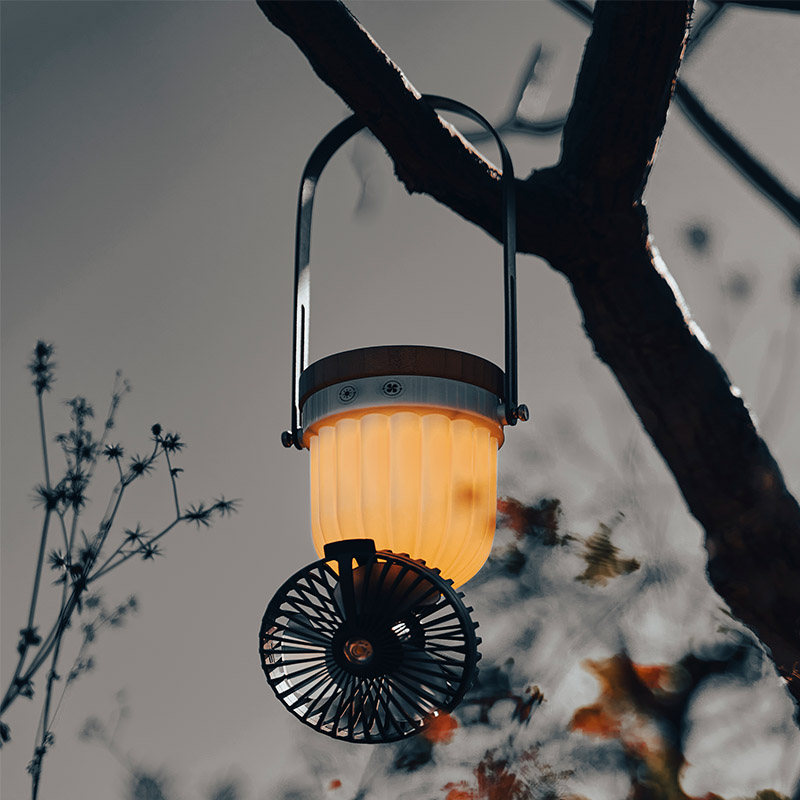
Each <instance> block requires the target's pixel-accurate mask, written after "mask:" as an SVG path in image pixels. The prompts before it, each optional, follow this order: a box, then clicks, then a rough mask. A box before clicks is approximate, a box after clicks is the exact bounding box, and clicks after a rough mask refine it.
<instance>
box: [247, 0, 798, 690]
mask: <svg viewBox="0 0 800 800" xmlns="http://www.w3.org/2000/svg"><path fill="white" fill-rule="evenodd" d="M259 6H260V8H261V9H262V11H264V13H265V14H266V15H267V16H268V17H269V19H270V20H271V21H272V22H273V23H274V24H275V25H277V26H278V27H279V28H280V29H281V30H283V31H284V32H285V33H287V34H288V35H289V36H290V37H291V38H292V39H293V40H294V41H295V42H296V43H297V44H298V46H299V47H300V49H301V50H302V51H303V52H304V53H305V55H306V56H307V57H308V59H309V61H310V62H311V64H312V66H313V67H314V69H315V71H316V72H317V74H318V75H320V77H321V78H322V79H323V80H324V81H325V82H326V83H327V84H328V85H329V86H331V87H332V88H333V89H334V91H336V92H337V94H339V95H340V96H341V97H342V98H343V99H344V100H345V102H346V103H347V104H348V105H349V106H350V107H351V108H353V109H354V111H355V112H356V113H357V114H358V115H359V116H360V117H361V118H362V119H364V121H365V122H366V123H367V125H368V126H369V128H370V129H371V130H372V132H373V133H374V134H375V135H376V136H377V138H378V139H379V140H380V141H381V142H382V143H383V144H384V146H385V147H386V149H387V151H388V153H389V155H390V157H391V158H392V160H393V161H394V163H395V168H396V172H397V175H398V177H399V178H400V179H401V180H402V181H403V182H404V183H405V184H406V186H407V187H408V188H409V190H410V191H418V192H419V191H421V192H426V193H428V194H430V195H431V196H433V197H435V198H436V199H437V200H439V201H440V202H442V203H444V204H445V205H447V206H449V207H450V208H452V209H453V210H454V211H456V212H457V213H459V214H461V215H462V216H464V217H465V218H467V219H469V220H471V221H473V222H475V223H476V224H478V225H479V226H481V227H482V228H484V229H485V230H486V231H487V232H489V233H490V234H492V235H493V236H495V237H496V236H497V235H498V232H499V229H500V226H499V208H500V193H499V186H498V181H497V177H496V175H495V173H494V171H493V170H492V169H491V168H490V166H489V165H488V164H487V163H486V162H485V161H483V160H482V159H480V158H479V157H477V156H476V154H475V153H474V151H473V150H472V149H471V147H470V146H469V145H468V144H467V143H466V142H465V141H464V140H463V139H462V138H460V137H457V136H455V135H453V134H452V133H451V132H450V130H448V129H447V128H446V127H445V126H443V125H442V124H441V123H440V122H439V121H438V119H437V117H436V115H435V114H434V113H433V112H432V111H431V109H430V108H428V107H427V106H426V105H425V104H424V103H423V102H421V101H420V100H419V94H418V93H417V92H416V90H415V89H414V88H413V87H412V86H411V85H410V84H409V83H408V82H407V81H406V80H405V78H404V77H403V75H402V73H401V72H400V70H399V69H398V68H397V67H396V66H395V65H394V64H393V63H392V62H391V61H390V59H389V58H388V56H387V55H386V54H385V53H384V52H383V51H382V50H381V49H380V47H379V46H378V45H377V44H376V43H375V41H374V40H373V39H372V38H371V37H370V36H369V34H368V33H367V32H366V31H365V30H364V29H363V28H362V27H361V26H360V25H359V24H358V22H357V20H355V18H354V17H353V16H352V15H351V14H350V13H349V12H348V11H347V10H346V9H345V8H344V7H343V6H342V5H341V4H340V3H338V2H323V3H308V2H305V3H296V2H292V0H260V2H259ZM689 10H690V2H689V0H684V2H659V3H650V2H647V1H646V0H643V1H642V0H640V1H639V2H624V3H619V4H617V3H610V2H598V3H597V5H596V11H595V20H594V30H593V33H592V36H591V37H590V38H589V41H588V42H587V45H586V52H585V54H584V60H583V64H582V66H581V73H580V76H579V79H578V83H577V86H576V92H575V100H574V103H573V106H572V109H571V110H570V114H569V118H568V121H567V124H566V127H565V132H564V143H563V148H562V153H563V155H562V159H561V162H560V163H559V164H558V165H556V166H555V167H552V168H550V169H547V170H542V171H539V172H536V173H534V174H533V175H532V176H531V177H530V178H529V179H528V180H527V181H521V182H518V198H517V213H518V245H519V249H520V250H522V251H523V252H528V253H534V254H536V255H541V256H543V257H545V258H546V259H547V260H548V261H549V262H550V264H551V266H553V267H554V268H555V269H557V270H559V271H560V272H562V273H563V274H564V275H565V276H566V277H567V278H568V279H569V281H570V283H571V285H572V289H573V292H574V294H575V298H576V300H577V301H578V304H579V305H580V308H581V311H582V312H583V318H584V326H585V329H586V332H587V334H588V335H589V337H590V338H591V340H592V342H593V344H594V347H595V350H596V352H597V354H598V356H599V357H600V358H601V359H602V360H603V361H605V362H606V363H607V364H608V366H609V367H610V368H611V369H612V371H613V372H614V374H615V375H616V377H617V380H618V381H619V383H620V385H621V386H622V388H623V389H624V391H625V392H626V394H627V396H628V398H629V400H630V402H631V404H632V405H633V407H634V409H635V410H636V412H637V414H638V415H639V417H640V419H641V420H642V423H643V425H644V427H645V429H646V430H647V432H648V434H649V435H650V437H651V438H652V440H653V442H654V443H655V445H656V447H657V448H658V449H659V451H660V452H661V455H662V456H663V458H664V460H665V461H666V463H667V465H668V467H669V468H670V470H671V471H672V473H673V474H674V476H675V479H676V481H677V483H678V485H679V487H680V489H681V491H682V493H683V495H684V497H685V499H686V502H687V504H688V506H689V509H690V510H691V512H692V514H694V516H695V517H696V518H697V519H698V521H699V522H700V524H701V525H702V526H703V527H704V529H705V531H706V543H707V547H708V553H709V575H710V577H711V580H712V582H713V584H714V586H715V588H716V589H717V591H718V592H719V593H720V594H721V595H722V597H723V598H724V599H725V600H726V601H727V602H728V604H729V605H730V607H731V609H732V611H733V612H734V613H735V614H736V615H737V616H738V617H739V618H740V619H742V620H743V621H744V622H746V623H747V624H748V625H750V626H751V627H752V628H753V629H754V630H755V632H756V633H757V635H758V636H759V638H760V639H761V641H762V642H764V644H766V645H767V646H768V647H769V648H771V651H772V658H773V659H774V661H775V663H776V665H777V667H778V669H779V671H780V672H781V674H782V675H783V677H784V678H785V680H786V681H787V683H788V685H789V688H790V689H791V691H792V693H793V694H794V696H795V698H797V699H800V644H799V643H798V624H800V592H798V590H797V589H796V588H795V582H794V581H793V579H792V575H793V573H794V574H797V571H798V570H800V536H798V532H800V507H798V505H797V502H796V501H795V499H794V498H793V497H792V496H791V495H790V494H789V492H788V490H787V488H786V485H785V483H784V480H783V477H782V475H781V472H780V470H779V468H778V466H777V464H776V463H775V461H774V459H773V458H772V456H771V454H770V452H769V450H768V448H767V446H766V444H765V443H764V442H763V440H762V439H761V438H760V436H759V435H758V432H757V431H756V428H755V425H754V423H753V420H752V418H751V416H750V414H749V411H748V409H747V407H746V406H745V404H744V402H743V401H742V399H741V397H740V396H739V392H738V390H736V389H735V388H734V387H732V386H731V383H730V381H729V380H728V377H727V375H726V374H725V372H724V370H723V369H722V367H721V366H720V364H719V362H718V361H717V360H716V358H715V357H714V356H713V354H712V353H711V352H710V350H709V349H708V348H707V344H706V342H705V339H704V337H703V335H702V332H701V331H700V330H699V328H697V326H696V325H695V324H694V323H693V322H692V320H691V318H690V317H689V314H688V310H687V309H686V307H685V304H684V303H683V300H682V298H681V297H680V294H679V292H678V289H677V286H676V285H675V283H674V281H673V279H672V277H671V276H670V275H669V272H668V271H667V269H666V266H665V265H664V264H663V262H662V261H661V260H660V257H659V256H658V254H657V252H656V251H655V248H654V247H653V245H652V243H651V241H650V238H649V236H648V230H647V217H646V214H645V212H644V208H643V206H642V205H641V203H640V202H639V200H640V197H641V193H642V190H643V188H644V184H645V182H646V179H647V175H648V172H649V169H650V167H651V165H652V160H653V158H654V152H655V147H656V144H657V141H658V137H659V136H660V134H661V129H662V127H663V124H664V121H665V117H666V112H667V107H668V103H669V98H670V94H671V92H672V89H673V86H674V84H675V73H676V70H677V68H678V64H679V62H680V57H681V53H682V51H683V47H684V42H685V34H686V23H687V20H688V13H689Z"/></svg>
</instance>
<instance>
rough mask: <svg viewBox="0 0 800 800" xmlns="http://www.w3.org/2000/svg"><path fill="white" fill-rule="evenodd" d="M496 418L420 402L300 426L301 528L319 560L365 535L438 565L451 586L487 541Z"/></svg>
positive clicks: (478, 561)
mask: <svg viewBox="0 0 800 800" xmlns="http://www.w3.org/2000/svg"><path fill="white" fill-rule="evenodd" d="M502 440H503V433H502V428H501V426H500V424H499V423H493V422H492V421H490V420H488V419H485V418H482V417H478V416H467V415H464V414H457V413H454V412H450V411H447V410H445V409H436V408H430V407H398V406H394V407H391V408H386V407H382V408H375V409H362V410H361V411H358V412H354V413H353V414H352V415H348V416H343V415H342V416H337V417H328V418H326V419H323V420H320V421H319V422H317V423H315V424H314V425H313V426H311V428H310V429H309V430H306V444H307V446H308V448H309V450H310V452H311V527H312V531H313V534H314V546H315V547H316V549H317V552H318V553H319V555H320V557H322V555H323V547H324V545H325V544H328V543H330V542H336V541H340V540H342V539H373V540H374V541H375V546H376V548H377V549H378V550H384V549H385V550H391V551H392V552H395V553H408V555H409V556H411V557H412V558H418V559H422V560H424V561H425V562H426V564H427V566H428V567H431V568H433V567H438V568H439V569H440V570H441V572H442V575H444V577H446V578H451V579H452V580H453V582H454V583H455V585H456V586H460V585H461V584H462V583H464V582H466V581H468V580H469V579H470V578H471V577H472V576H473V575H474V574H475V573H476V572H477V571H478V570H479V569H480V568H481V566H482V565H483V562H484V561H485V560H486V558H487V556H488V555H489V551H490V550H491V547H492V539H493V538H494V527H495V513H496V506H497V498H496V495H497V449H498V446H499V444H500V443H502Z"/></svg>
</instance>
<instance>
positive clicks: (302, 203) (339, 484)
mask: <svg viewBox="0 0 800 800" xmlns="http://www.w3.org/2000/svg"><path fill="white" fill-rule="evenodd" d="M423 100H426V101H427V102H428V103H430V105H431V106H433V107H434V108H436V109H441V110H446V111H452V112H455V113H459V114H462V115H464V116H467V117H470V118H471V119H472V120H474V121H476V122H478V123H479V124H480V125H482V126H483V127H484V128H486V129H487V130H488V131H489V132H490V133H491V134H492V135H493V137H494V139H495V141H496V142H497V145H498V148H499V150H500V155H501V160H502V170H503V171H502V175H501V179H500V180H501V189H502V198H503V274H504V298H505V371H502V370H500V368H499V367H497V366H495V365H494V364H492V363H491V362H489V361H486V360H485V359H483V358H479V357H478V356H474V355H471V354H469V353H462V352H458V351H454V350H446V349H443V348H438V347H429V346H422V345H384V346H379V347H367V348H362V349H358V350H350V351H347V352H345V353H337V354H335V355H332V356H328V357H327V358H323V359H321V360H320V361H317V362H315V363H313V364H311V365H309V364H308V349H309V348H308V342H309V289H310V270H309V254H310V241H311V214H312V209H313V202H314V194H315V190H316V185H317V182H318V180H319V177H320V175H321V173H322V170H323V169H324V167H325V165H326V164H327V163H328V161H329V159H330V158H331V156H332V155H333V154H334V153H335V152H336V151H337V150H338V149H339V147H340V146H341V145H342V144H344V142H345V141H347V140H348V139H349V138H350V137H351V136H353V135H354V134H355V133H357V132H358V131H360V130H361V129H362V128H363V127H364V126H363V124H362V123H361V122H360V121H359V120H357V119H356V118H355V117H350V118H349V119H346V120H345V121H344V122H342V123H340V124H339V125H337V126H336V127H335V128H334V129H333V130H332V131H331V132H330V133H328V135H327V136H326V137H325V138H324V139H323V140H322V141H321V142H320V144H319V145H318V146H317V148H316V149H315V150H314V152H313V153H312V155H311V157H310V158H309V160H308V163H307V164H306V168H305V170H304V173H303V178H302V181H301V184H300V197H299V201H298V212H297V232H296V243H295V284H294V294H295V309H294V314H295V316H294V343H293V350H294V358H293V376H292V425H291V428H290V430H288V431H285V432H284V433H283V434H282V435H281V442H282V444H283V446H284V447H286V448H290V447H295V448H297V449H307V450H308V451H309V453H310V462H311V463H310V466H311V522H312V525H311V527H312V534H313V541H314V545H315V548H316V550H317V552H318V554H319V556H320V557H321V560H320V561H318V562H315V563H314V564H311V565H309V566H308V567H306V568H305V569H304V570H301V571H300V572H298V573H297V574H296V575H295V576H293V577H292V578H290V579H289V580H288V581H287V582H286V583H285V584H284V585H283V586H282V587H281V589H279V591H278V592H277V593H276V595H275V597H274V598H273V599H272V601H271V602H270V604H269V606H268V608H267V612H266V614H265V616H264V620H263V622H262V628H261V650H260V655H261V659H262V666H263V668H264V672H265V674H266V676H267V681H268V683H269V684H270V686H271V687H272V688H273V690H274V691H275V693H276V695H277V696H278V698H279V699H280V700H281V702H282V703H283V704H284V705H285V706H286V707H287V708H288V709H289V710H290V711H291V712H292V713H293V714H295V715H296V716H297V717H298V718H299V719H301V721H303V722H305V723H306V724H309V725H311V726H312V727H314V728H315V729H316V730H318V731H320V732H321V733H325V734H327V735H329V736H333V737H334V738H341V739H346V740H348V741H354V742H370V743H374V742H387V741H394V740H397V739H400V738H403V737H405V736H409V735H412V734H414V733H418V732H419V731H420V730H422V728H424V726H425V725H426V724H427V721H428V720H429V719H430V718H431V717H432V716H434V715H436V714H438V713H439V712H440V711H450V710H452V709H453V708H454V707H455V706H456V705H457V704H458V702H460V700H461V698H462V697H463V695H464V692H466V690H467V689H468V688H469V686H470V684H471V683H472V680H473V678H474V675H475V671H476V664H477V661H478V659H479V658H480V656H479V654H478V652H477V644H478V641H479V640H478V639H477V638H476V637H475V634H474V628H475V627H476V623H473V622H472V621H471V619H470V617H469V612H470V611H471V609H467V608H465V606H464V604H463V603H462V601H461V595H459V594H458V593H456V592H455V591H454V588H453V587H454V586H458V585H460V584H462V583H464V582H466V581H467V580H469V579H470V578H471V577H472V576H473V575H474V574H475V573H476V572H477V571H478V570H479V569H480V568H481V566H482V565H483V563H484V561H485V560H486V558H487V556H488V554H489V551H490V549H491V544H492V540H493V537H494V527H495V515H496V504H497V502H496V483H497V452H498V450H499V448H500V446H501V445H502V443H503V440H504V433H503V428H504V426H506V425H515V424H516V422H517V421H518V420H519V421H525V420H527V419H528V416H529V413H528V408H527V406H525V405H518V404H517V319H516V266H515V257H516V235H515V224H516V212H515V202H514V199H515V184H514V170H513V165H512V163H511V158H510V156H509V154H508V151H507V150H506V148H505V146H504V145H503V142H502V140H501V139H500V137H499V135H498V134H497V132H496V131H495V130H494V129H493V128H492V126H491V125H490V124H489V123H488V122H487V121H486V120H485V119H484V118H483V117H482V116H481V115H480V114H478V113H477V112H476V111H474V110H473V109H471V108H469V107H468V106H465V105H463V104H462V103H459V102H457V101H455V100H450V99H448V98H444V97H439V96H435V95H423Z"/></svg>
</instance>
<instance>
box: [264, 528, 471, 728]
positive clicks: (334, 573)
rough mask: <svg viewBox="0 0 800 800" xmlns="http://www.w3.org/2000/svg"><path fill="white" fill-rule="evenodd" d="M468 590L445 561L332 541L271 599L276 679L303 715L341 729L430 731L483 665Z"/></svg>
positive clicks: (268, 651) (269, 648)
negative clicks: (456, 585) (438, 563)
mask: <svg viewBox="0 0 800 800" xmlns="http://www.w3.org/2000/svg"><path fill="white" fill-rule="evenodd" d="M462 597H463V595H462V594H460V593H458V592H456V591H455V590H454V589H453V587H452V582H451V581H448V580H446V579H444V578H442V577H441V575H439V574H438V571H436V570H431V569H428V568H427V567H426V566H425V565H424V563H421V562H419V561H416V560H414V559H411V558H410V557H409V556H407V555H404V554H396V553H391V552H389V551H378V552H376V551H375V549H374V544H373V543H372V542H371V541H370V540H350V541H345V542H339V543H336V545H335V546H329V547H328V548H327V549H326V557H325V558H323V559H320V560H319V561H316V562H314V563H312V564H309V565H308V566H306V567H304V568H303V569H301V570H299V571H298V572H297V573H296V574H295V575H293V576H292V577H291V578H289V580H287V581H286V582H285V583H284V584H283V586H282V587H281V588H280V589H279V590H278V592H277V593H276V595H275V597H273V599H272V601H271V602H270V604H269V606H268V607H267V610H266V613H265V615H264V618H263V621H262V626H261V636H260V657H261V663H262V667H263V669H264V673H265V675H266V678H267V682H268V683H269V685H270V687H271V688H272V690H273V691H274V693H275V695H276V696H277V698H278V699H279V700H280V702H281V703H282V704H283V705H284V706H286V708H287V709H288V710H289V711H290V712H291V713H292V714H293V715H294V716H296V717H297V718H298V719H299V720H300V721H301V722H303V723H305V724H306V725H309V726H310V727H311V728H313V729H314V730H316V731H318V732H320V733H323V734H326V735H328V736H331V737H333V738H335V739H340V740H346V741H350V742H357V743H383V742H392V741H398V740H400V739H404V738H406V737H408V736H412V735H414V734H417V733H420V732H421V731H422V730H424V728H425V727H426V726H427V725H428V724H429V723H430V721H431V720H432V719H433V718H435V717H436V716H437V715H439V714H441V713H445V712H449V711H452V710H453V709H454V708H455V707H456V706H457V705H458V703H459V702H460V701H461V700H462V698H463V697H464V694H465V692H466V691H467V690H468V689H469V687H470V686H471V684H472V682H473V679H474V677H475V674H476V671H477V662H478V659H479V658H480V656H479V654H478V651H477V646H478V643H479V639H478V637H477V636H476V635H475V628H476V627H477V623H475V622H473V621H472V619H471V618H470V613H469V612H470V611H471V609H468V608H467V607H466V606H464V604H463V602H462V600H461V598H462Z"/></svg>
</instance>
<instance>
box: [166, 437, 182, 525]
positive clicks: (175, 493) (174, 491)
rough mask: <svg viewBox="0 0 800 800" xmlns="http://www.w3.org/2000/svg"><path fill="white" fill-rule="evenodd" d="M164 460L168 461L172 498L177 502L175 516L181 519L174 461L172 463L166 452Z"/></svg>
mask: <svg viewBox="0 0 800 800" xmlns="http://www.w3.org/2000/svg"><path fill="white" fill-rule="evenodd" d="M164 458H166V459H167V469H168V470H169V479H170V480H171V481H172V497H173V498H174V500H175V514H176V515H177V516H178V517H180V515H181V507H180V503H178V484H177V481H176V480H175V473H174V472H173V469H172V461H170V457H169V453H168V452H167V451H166V450H164Z"/></svg>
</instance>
